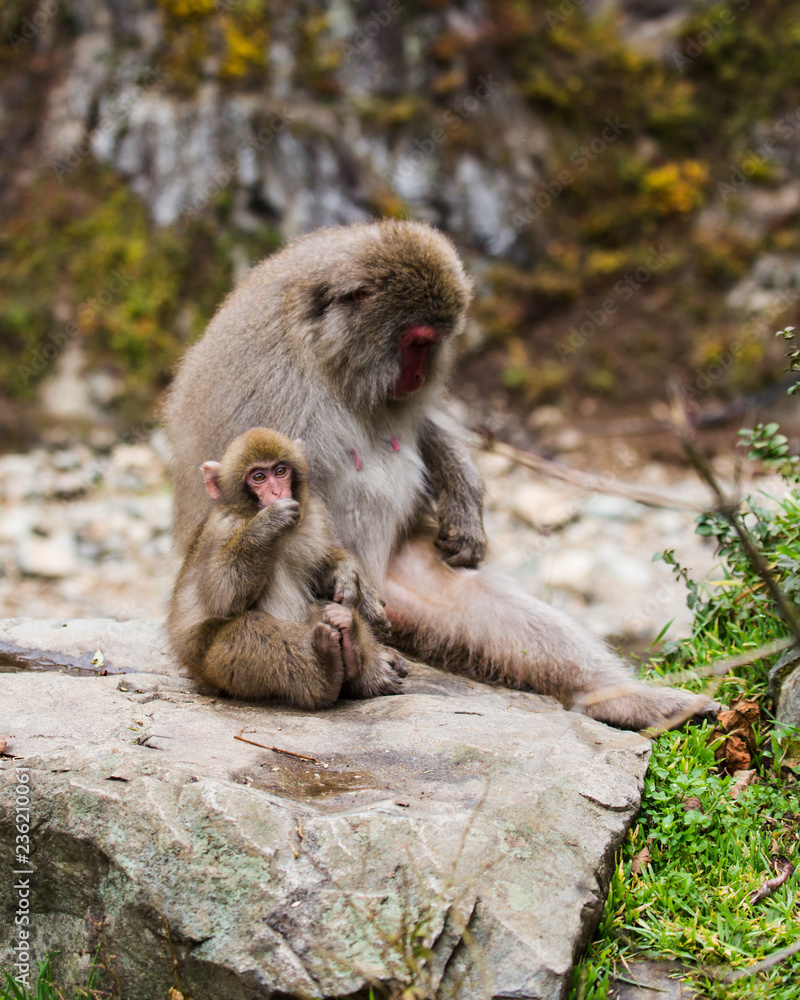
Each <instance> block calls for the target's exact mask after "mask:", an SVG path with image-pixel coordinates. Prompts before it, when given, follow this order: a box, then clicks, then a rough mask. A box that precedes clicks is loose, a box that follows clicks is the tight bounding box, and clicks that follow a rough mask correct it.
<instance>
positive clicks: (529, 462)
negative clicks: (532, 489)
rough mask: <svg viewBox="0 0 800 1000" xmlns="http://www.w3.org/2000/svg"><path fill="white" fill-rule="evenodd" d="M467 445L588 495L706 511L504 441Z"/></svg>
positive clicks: (474, 438) (475, 440)
mask: <svg viewBox="0 0 800 1000" xmlns="http://www.w3.org/2000/svg"><path fill="white" fill-rule="evenodd" d="M467 441H468V444H470V445H471V446H472V447H473V448H476V449H478V450H481V451H492V452H494V453H495V454H497V455H504V456H505V457H506V458H510V459H511V461H512V462H516V463H517V465H522V466H524V467H525V468H526V469H533V470H534V472H541V473H542V475H544V476H550V477H552V478H553V479H560V480H562V481H563V482H565V483H571V484H572V485H573V486H580V487H582V488H583V489H585V490H586V491H587V492H589V493H604V494H606V495H607V496H614V497H623V498H624V499H625V500H634V501H635V502H636V503H641V504H644V505H645V506H646V507H662V508H664V509H665V510H686V511H692V512H693V513H696V514H699V513H701V512H702V511H703V510H704V509H705V508H704V507H702V506H701V505H700V504H695V503H692V502H691V501H690V500H679V499H678V498H677V497H675V498H672V499H665V497H664V494H663V493H656V492H655V490H648V489H646V488H645V487H643V486H635V485H633V484H629V483H620V482H615V483H614V482H609V481H608V480H607V479H606V477H604V476H603V475H602V474H600V475H598V474H597V473H589V472H581V471H580V469H573V468H571V467H570V466H568V465H562V464H561V463H560V462H553V461H552V460H551V459H549V458H542V457H541V455H534V454H533V452H530V451H523V450H522V449H521V448H515V447H514V446H513V445H510V444H506V443H505V442H503V441H495V440H490V439H488V438H486V437H481V436H479V435H477V434H471V435H469V436H468V438H467Z"/></svg>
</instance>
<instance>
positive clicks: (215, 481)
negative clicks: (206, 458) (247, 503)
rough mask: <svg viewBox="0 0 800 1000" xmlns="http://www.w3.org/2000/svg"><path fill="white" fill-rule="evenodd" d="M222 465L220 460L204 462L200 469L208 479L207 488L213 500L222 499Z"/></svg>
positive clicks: (204, 477)
mask: <svg viewBox="0 0 800 1000" xmlns="http://www.w3.org/2000/svg"><path fill="white" fill-rule="evenodd" d="M221 469H222V466H221V465H220V464H219V462H203V464H202V465H201V466H200V471H201V472H202V473H203V479H205V481H206V489H207V490H208V495H209V496H210V497H211V499H212V500H221V499H222V483H221V481H220V476H219V474H220V470H221Z"/></svg>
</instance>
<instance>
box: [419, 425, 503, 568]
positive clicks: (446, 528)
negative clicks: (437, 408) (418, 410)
mask: <svg viewBox="0 0 800 1000" xmlns="http://www.w3.org/2000/svg"><path fill="white" fill-rule="evenodd" d="M419 448H420V454H421V455H422V460H423V462H424V463H425V468H426V472H427V478H428V485H429V488H430V491H431V496H432V499H433V500H434V501H435V502H436V506H437V513H438V517H439V536H438V538H437V539H436V546H437V547H438V548H439V549H441V551H442V552H443V557H442V558H443V559H444V561H445V562H446V563H448V565H450V566H477V565H478V563H479V562H480V561H481V560H482V559H483V557H484V555H485V553H486V534H485V532H484V530H483V481H482V480H481V477H480V475H479V473H478V470H477V469H476V468H475V465H474V464H473V461H472V459H471V458H470V455H469V452H468V451H467V449H466V448H465V447H464V445H463V444H462V443H461V442H460V441H459V440H458V438H457V437H456V435H455V434H453V433H451V432H450V431H448V430H445V428H443V427H441V426H440V425H439V424H438V423H435V422H434V421H433V420H425V421H424V422H423V424H422V428H421V431H420V437H419Z"/></svg>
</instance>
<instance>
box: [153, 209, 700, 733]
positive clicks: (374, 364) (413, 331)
mask: <svg viewBox="0 0 800 1000" xmlns="http://www.w3.org/2000/svg"><path fill="white" fill-rule="evenodd" d="M470 295H471V289H470V281H469V279H468V278H467V276H466V275H465V273H464V269H463V266H462V263H461V261H460V259H459V257H458V255H457V253H456V251H455V249H454V247H453V245H452V244H451V243H450V241H449V240H448V239H446V238H445V237H444V236H443V235H442V234H441V233H439V232H437V231H436V230H434V229H432V228H430V227H429V226H427V225H424V224H421V223H417V222H399V221H388V220H387V221H382V222H378V223H374V224H367V225H354V226H347V227H339V228H333V229H323V230H318V231H317V232H314V233H311V234H310V235H308V236H305V237H302V238H300V239H298V240H295V241H294V242H293V243H290V244H289V245H288V246H287V247H285V248H284V249H283V250H282V251H281V252H280V253H277V254H275V255H274V256H272V257H269V258H267V259H266V260H264V261H262V262H261V263H260V264H258V265H257V266H256V267H254V268H253V270H252V271H251V272H250V274H249V275H248V276H247V277H246V278H245V279H244V281H243V282H242V283H241V284H240V285H239V286H238V287H237V288H236V289H235V290H234V291H233V292H232V293H231V295H230V296H229V297H228V299H227V300H226V302H225V303H224V304H223V306H222V308H221V309H220V310H219V312H218V313H217V314H216V316H215V317H214V319H213V320H212V321H211V323H210V324H209V326H208V329H207V330H206V333H205V335H204V336H203V337H202V338H201V340H200V341H199V342H198V343H197V344H195V345H194V346H193V347H192V348H191V349H190V350H189V351H188V353H187V355H186V357H185V359H184V361H183V363H182V365H181V366H180V369H179V371H178V374H177V377H176V379H175V383H174V386H173V388H172V391H171V394H170V397H169V400H168V403H167V407H166V421H167V430H168V433H169V437H170V440H171V443H172V448H173V473H174V478H175V501H176V506H175V532H176V541H177V545H178V546H179V547H180V548H183V549H185V547H186V546H187V545H188V544H189V541H190V539H191V537H192V535H193V534H194V532H195V531H196V527H197V524H198V523H199V522H200V521H201V520H202V518H203V517H204V515H205V511H206V509H207V498H206V497H205V496H204V494H203V491H202V484H201V483H200V482H199V480H198V477H197V472H196V470H197V466H198V465H199V464H200V463H201V462H202V461H203V460H204V459H206V458H208V457H209V456H210V455H211V456H213V455H217V456H218V455H221V454H222V452H223V451H224V449H225V447H226V445H227V444H228V442H229V441H230V440H231V439H232V438H233V437H235V436H236V435H237V434H239V433H241V432H242V431H243V430H246V429H247V428H248V427H252V426H256V425H261V426H272V427H277V428H278V429H280V430H281V431H283V432H284V433H286V434H289V435H290V436H293V437H294V436H299V437H302V439H303V441H304V443H305V447H306V451H307V454H308V457H309V461H310V463H311V470H312V475H313V477H314V481H315V483H316V484H317V486H318V488H319V490H320V493H321V495H322V496H324V497H325V499H326V505H327V507H328V510H329V511H330V514H331V517H332V519H333V523H334V528H335V530H336V532H337V534H338V540H339V542H340V543H341V544H342V545H344V546H346V547H347V548H348V549H350V550H351V551H352V552H354V553H355V554H356V556H357V557H358V559H359V560H360V562H361V564H362V566H363V567H364V570H365V572H366V574H367V578H368V579H369V580H370V582H371V583H372V584H373V585H374V586H375V587H376V588H378V589H379V590H380V591H381V593H382V596H383V597H384V599H385V600H386V610H387V613H388V615H389V618H390V620H391V622H392V625H393V629H394V636H395V641H396V642H397V643H398V644H399V645H400V646H401V648H403V649H404V650H406V651H407V652H409V653H410V654H412V655H414V656H418V657H419V658H421V659H426V660H428V661H430V662H433V663H436V664H439V665H441V666H444V667H446V668H448V669H451V670H455V671H459V672H464V673H468V674H470V675H472V676H474V677H478V678H481V679H488V680H497V681H500V682H502V683H504V684H507V685H510V686H512V687H525V688H530V689H532V690H534V691H538V692H541V693H543V694H553V695H555V696H556V697H558V698H559V699H560V700H561V701H562V702H563V703H564V704H565V705H567V706H570V705H572V704H574V703H575V701H576V700H577V699H579V698H580V696H582V695H588V694H591V693H592V692H597V691H599V690H608V689H609V688H615V687H618V686H619V685H625V686H627V687H626V690H625V691H624V693H620V692H617V693H616V695H615V696H613V697H607V698H605V699H604V700H602V701H600V702H597V703H596V704H593V705H591V706H590V707H589V708H588V709H587V710H588V712H589V714H590V715H592V716H594V717H595V718H598V719H602V720H604V721H606V722H609V723H611V724H613V725H617V726H622V727H631V728H642V727H645V726H648V725H652V724H658V723H660V722H662V721H663V720H664V719H665V718H666V717H668V716H670V715H672V714H674V713H676V712H679V711H682V710H685V709H687V708H692V707H694V706H695V705H697V696H696V695H693V694H690V693H689V692H686V691H681V690H676V689H672V688H664V687H656V686H647V685H643V684H639V683H635V682H632V681H631V674H630V671H629V669H628V668H627V667H626V666H625V665H624V664H623V663H622V662H621V661H620V660H619V659H618V657H616V656H615V655H614V654H613V653H612V652H611V650H610V649H609V648H608V647H607V646H606V645H605V644H604V643H603V642H602V641H600V640H599V639H597V638H596V637H595V636H593V635H591V634H590V633H589V632H587V631H586V630H585V629H583V628H582V627H581V626H580V625H579V624H578V623H576V622H575V621H573V620H572V619H571V618H569V617H568V616H567V615H565V614H562V613H561V612H559V611H557V610H555V609H554V608H552V607H549V606H548V605H546V604H543V603H542V602H540V601H538V600H536V599H535V598H533V597H530V596H529V595H528V594H527V593H525V591H524V590H522V588H520V587H519V586H518V585H517V584H516V583H515V582H514V581H513V580H511V579H509V578H508V577H505V576H503V575H502V574H500V573H496V572H494V571H492V570H490V569H485V568H481V569H473V568H471V567H475V566H477V565H478V564H479V563H480V561H481V559H482V557H483V554H484V549H485V537H484V533H483V526H482V493H483V488H482V484H481V481H480V478H479V476H478V473H477V471H476V470H475V468H474V466H473V464H472V462H471V460H470V458H469V456H468V454H467V452H466V450H465V449H464V448H463V447H462V445H461V444H460V443H459V441H458V440H457V438H456V437H455V436H454V434H453V433H452V432H451V431H450V430H448V429H446V421H445V420H444V419H443V417H442V415H441V407H442V402H443V394H444V387H445V383H446V380H447V376H448V374H449V370H450V367H451V361H452V357H453V343H454V341H455V339H456V337H457V336H458V335H459V334H460V333H461V332H462V330H463V328H464V323H465V317H466V312H467V306H468V304H469V300H470ZM431 515H433V516H434V517H435V519H436V521H438V525H439V529H438V536H437V531H436V528H435V527H433V528H431V525H432V524H435V522H434V521H432V519H431ZM434 546H437V547H438V551H437V548H435V547H434ZM701 701H702V699H701ZM706 705H707V706H709V707H710V705H711V703H708V702H706Z"/></svg>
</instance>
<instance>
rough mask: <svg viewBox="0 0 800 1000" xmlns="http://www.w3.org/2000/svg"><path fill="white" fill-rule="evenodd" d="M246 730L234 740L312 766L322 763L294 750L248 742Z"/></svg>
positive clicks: (240, 732)
mask: <svg viewBox="0 0 800 1000" xmlns="http://www.w3.org/2000/svg"><path fill="white" fill-rule="evenodd" d="M243 732H244V729H240V730H239V732H238V733H237V734H236V736H234V737H233V738H234V739H235V740H241V741H242V743H249V744H250V745H251V746H254V747H261V749H262V750H272V751H273V752H274V753H284V754H286V756H287V757H298V758H299V759H300V760H309V761H311V763H312V764H321V763H322V761H319V760H317V758H316V757H308V756H307V755H306V754H304V753H295V752H294V750H281V748H280V747H268V746H267V745H266V743H256V741H255V740H248V739H245V737H244V736H242V733H243Z"/></svg>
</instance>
